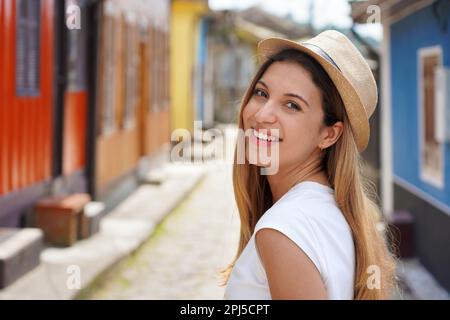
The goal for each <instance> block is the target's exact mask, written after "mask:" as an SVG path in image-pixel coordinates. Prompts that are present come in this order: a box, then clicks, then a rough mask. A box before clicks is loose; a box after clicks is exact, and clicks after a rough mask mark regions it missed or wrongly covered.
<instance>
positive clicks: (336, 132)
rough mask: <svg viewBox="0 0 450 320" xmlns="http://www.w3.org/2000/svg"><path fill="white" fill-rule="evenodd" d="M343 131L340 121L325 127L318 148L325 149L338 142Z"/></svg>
mask: <svg viewBox="0 0 450 320" xmlns="http://www.w3.org/2000/svg"><path fill="white" fill-rule="evenodd" d="M343 131H344V124H343V123H342V121H337V122H336V123H334V124H333V125H331V126H325V127H324V129H323V133H322V134H323V137H322V139H321V142H320V143H319V148H320V149H326V148H328V147H331V146H332V145H333V144H335V143H336V141H338V139H339V137H340V136H341V134H342V132H343Z"/></svg>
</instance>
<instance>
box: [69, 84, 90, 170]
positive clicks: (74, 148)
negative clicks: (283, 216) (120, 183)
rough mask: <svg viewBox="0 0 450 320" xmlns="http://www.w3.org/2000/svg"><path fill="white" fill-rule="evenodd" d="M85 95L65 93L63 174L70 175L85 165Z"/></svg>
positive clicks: (83, 92)
mask: <svg viewBox="0 0 450 320" xmlns="http://www.w3.org/2000/svg"><path fill="white" fill-rule="evenodd" d="M86 99H87V95H86V92H85V91H80V92H66V94H65V97H64V133H63V139H64V140H63V174H64V175H66V176H67V175H70V174H72V173H74V172H75V171H77V170H79V169H82V168H84V166H85V163H86V130H87V128H86V125H87V123H86V122H87V118H86V117H87V115H86V112H87V109H86V102H87V100H86Z"/></svg>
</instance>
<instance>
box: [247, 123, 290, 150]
mask: <svg viewBox="0 0 450 320" xmlns="http://www.w3.org/2000/svg"><path fill="white" fill-rule="evenodd" d="M274 130H276V131H278V129H262V128H253V127H252V128H251V134H250V142H251V143H253V144H255V145H256V146H260V147H270V146H271V145H272V144H275V143H279V142H281V141H282V139H280V138H279V136H278V135H277V134H275V132H274Z"/></svg>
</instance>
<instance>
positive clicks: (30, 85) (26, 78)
mask: <svg viewBox="0 0 450 320" xmlns="http://www.w3.org/2000/svg"><path fill="white" fill-rule="evenodd" d="M40 4H41V2H40V0H18V1H17V2H16V23H17V27H16V94H17V95H18V96H36V95H39V87H40V86H39V80H40V78H39V76H40V63H39V62H40V61H39V60H40V59H39V49H40V39H41V37H40V18H41V15H40V8H41V6H40Z"/></svg>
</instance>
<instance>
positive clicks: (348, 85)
mask: <svg viewBox="0 0 450 320" xmlns="http://www.w3.org/2000/svg"><path fill="white" fill-rule="evenodd" d="M284 49H296V50H299V51H302V52H305V53H307V54H308V55H310V56H312V57H313V58H314V59H315V60H316V61H317V62H318V63H319V64H320V65H321V66H322V67H323V68H324V69H325V71H326V72H327V73H328V75H329V76H330V78H331V80H332V81H333V83H334V85H335V86H336V88H337V90H338V91H339V93H340V95H341V98H342V101H343V102H344V105H345V110H346V111H347V115H348V118H349V120H350V125H351V128H352V132H353V136H354V138H355V141H356V145H357V147H358V150H359V152H362V151H363V150H364V149H365V148H366V147H367V143H368V142H369V135H370V129H369V117H370V116H371V115H372V113H373V111H374V110H375V107H376V104H377V85H376V83H375V79H374V77H373V74H372V71H371V70H370V68H369V65H368V64H367V62H366V61H365V60H364V58H363V56H362V55H361V53H360V52H359V51H358V49H357V48H356V47H355V46H354V45H353V44H352V42H351V41H350V40H349V39H348V38H347V37H346V36H345V35H343V34H342V33H340V32H338V31H335V30H328V31H324V32H322V33H320V34H319V35H317V36H316V37H314V38H312V39H309V40H307V41H305V42H302V43H298V42H295V41H291V40H287V39H281V38H268V39H264V40H262V41H260V42H259V43H258V56H259V59H260V62H264V61H266V60H267V59H268V58H269V57H270V56H272V55H274V54H277V53H279V52H280V51H282V50H284Z"/></svg>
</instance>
